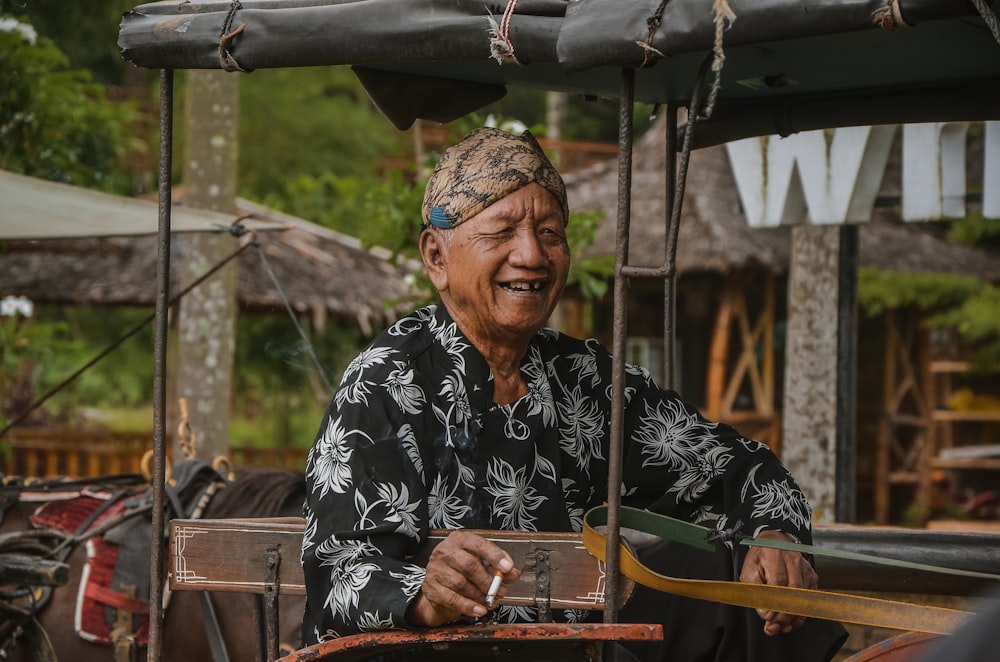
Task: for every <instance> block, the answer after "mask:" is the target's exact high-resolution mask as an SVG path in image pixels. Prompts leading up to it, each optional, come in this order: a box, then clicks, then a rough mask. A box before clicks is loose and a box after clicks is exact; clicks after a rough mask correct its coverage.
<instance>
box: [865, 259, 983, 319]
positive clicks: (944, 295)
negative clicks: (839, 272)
mask: <svg viewBox="0 0 1000 662" xmlns="http://www.w3.org/2000/svg"><path fill="white" fill-rule="evenodd" d="M984 286H985V284H984V283H983V282H982V281H981V280H979V279H978V278H973V277H972V276H955V275H950V274H927V273H914V274H904V273H897V272H893V271H881V270H879V269H877V268H875V267H862V268H860V269H858V304H859V305H860V307H861V310H862V311H863V312H864V314H865V315H867V316H868V317H877V316H878V315H881V314H882V313H884V312H886V311H887V310H892V309H895V308H905V307H907V306H919V307H920V308H923V309H926V310H935V309H941V308H944V307H948V306H955V305H958V304H960V303H962V302H963V301H965V300H966V299H968V298H969V297H970V296H973V295H975V294H977V293H978V292H980V291H981V290H982V288H983V287H984Z"/></svg>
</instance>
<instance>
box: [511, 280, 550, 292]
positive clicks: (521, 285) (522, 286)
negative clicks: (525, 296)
mask: <svg viewBox="0 0 1000 662" xmlns="http://www.w3.org/2000/svg"><path fill="white" fill-rule="evenodd" d="M506 287H507V288H508V289H511V290H523V291H525V292H531V291H535V290H540V289H542V284H541V283H527V282H524V281H512V282H510V283H507V285H506Z"/></svg>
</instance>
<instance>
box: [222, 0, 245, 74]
mask: <svg viewBox="0 0 1000 662" xmlns="http://www.w3.org/2000/svg"><path fill="white" fill-rule="evenodd" d="M241 9H243V3H241V2H240V0H233V1H232V2H231V3H230V5H229V11H228V12H226V20H225V21H223V23H222V32H221V33H220V34H219V66H220V67H222V68H223V69H225V70H226V71H229V72H232V71H241V72H243V73H246V69H244V68H243V67H241V66H240V63H239V62H237V61H236V58H234V57H233V54H232V53H231V52H230V50H229V49H230V48H231V47H232V45H233V44H234V43H235V40H236V37H238V36H239V35H241V34H243V30H244V28H246V26H247V24H246V23H240V26H239V27H238V28H236V29H235V30H233V29H232V27H233V20H234V19H235V18H236V12H238V11H240V10H241Z"/></svg>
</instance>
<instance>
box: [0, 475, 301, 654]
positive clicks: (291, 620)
mask: <svg viewBox="0 0 1000 662" xmlns="http://www.w3.org/2000/svg"><path fill="white" fill-rule="evenodd" d="M224 485H225V486H224V488H223V489H220V490H218V491H217V492H216V493H215V494H214V496H212V498H211V500H210V501H209V502H208V504H207V506H205V510H204V512H203V513H202V517H205V518H213V519H217V518H245V517H294V516H299V515H301V510H302V503H303V500H304V497H305V483H304V480H303V477H302V475H301V474H299V473H295V472H289V471H271V470H240V471H238V472H237V475H236V478H235V480H233V481H229V482H226V483H225V484H224ZM36 506H37V504H33V503H18V504H16V505H14V506H12V507H10V508H9V509H8V510H7V511H6V513H5V514H4V516H3V520H4V521H3V523H2V525H0V534H3V533H10V532H14V531H23V530H26V529H28V528H30V527H31V525H30V524H29V522H28V516H29V515H30V514H31V513H32V512H33V511H34V510H35V507H36ZM84 547H85V546H84V545H82V544H81V545H76V548H74V549H73V551H72V553H71V554H70V555H69V557H68V558H66V563H67V564H68V565H69V581H68V583H67V584H66V585H65V586H62V587H59V588H56V589H55V590H54V593H53V595H52V599H51V600H49V602H48V604H47V605H46V606H45V607H44V608H43V610H42V611H41V613H40V614H39V615H38V621H39V623H40V625H41V627H42V629H43V630H44V632H45V633H46V634H47V636H48V638H49V641H50V642H51V644H52V648H53V650H54V652H55V655H56V657H57V659H58V660H59V661H60V662H111V661H112V660H114V650H113V649H112V647H111V646H110V645H108V644H97V643H91V642H89V641H86V640H84V639H82V638H81V637H79V636H78V635H77V634H76V631H75V628H74V613H75V609H76V602H77V592H78V588H79V584H80V581H81V576H82V574H83V572H84V566H85V562H86V550H85V548H84ZM233 553H234V554H237V553H239V552H238V550H233ZM147 582H148V579H147ZM0 599H2V598H0ZM255 599H256V598H255V596H251V595H247V594H240V593H213V594H211V601H212V603H213V605H214V608H215V613H216V616H217V618H218V621H219V625H220V628H219V629H220V630H221V633H222V637H223V640H224V642H225V648H226V651H227V653H228V657H229V659H230V660H233V661H234V662H236V661H240V662H242V661H244V660H254V659H256V657H257V650H258V642H259V637H261V636H263V634H262V629H263V626H262V625H259V624H257V623H255V620H256V619H255V605H254V600H255ZM303 604H304V601H303V598H302V597H294V596H284V597H282V598H281V600H280V606H279V609H280V617H281V622H280V623H279V637H280V640H281V642H282V643H283V647H284V646H285V645H287V646H288V648H289V649H294V648H297V647H298V645H299V641H300V633H299V627H300V624H301V621H302V609H303ZM2 617H3V616H2V614H0V619H2ZM203 621H204V619H203V611H202V606H201V604H200V599H199V597H198V594H197V593H196V592H191V591H181V592H175V593H173V594H171V595H170V601H169V605H168V607H167V609H166V611H165V616H164V624H163V631H162V651H161V654H160V659H161V660H163V662H212V660H213V657H212V653H211V649H210V646H209V638H208V634H207V633H206V627H205V625H204V622H203ZM5 643H7V642H0V647H3V646H4V645H5ZM34 657H35V655H34V653H33V651H32V649H31V648H30V646H29V645H28V644H27V643H25V642H24V641H23V640H22V641H18V642H17V643H16V644H15V645H14V646H12V647H10V650H9V651H8V658H7V659H9V660H13V661H14V662H20V661H22V660H23V661H24V662H29V661H33V660H34ZM139 658H140V659H144V658H145V649H140V650H139Z"/></svg>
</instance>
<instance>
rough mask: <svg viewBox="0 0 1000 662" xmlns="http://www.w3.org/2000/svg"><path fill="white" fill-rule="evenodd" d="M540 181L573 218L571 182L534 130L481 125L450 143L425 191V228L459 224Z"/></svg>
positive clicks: (565, 219)
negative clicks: (568, 191) (517, 132)
mask: <svg viewBox="0 0 1000 662" xmlns="http://www.w3.org/2000/svg"><path fill="white" fill-rule="evenodd" d="M532 183H534V184H539V185H541V186H542V187H543V188H545V189H546V190H548V191H549V192H550V193H552V195H554V196H555V198H556V200H557V201H558V202H559V205H560V207H561V208H562V212H563V222H566V221H568V220H569V204H568V203H567V201H566V185H565V184H564V183H563V180H562V177H560V176H559V173H558V172H557V171H556V169H555V167H554V166H553V165H552V162H551V161H549V159H548V157H547V156H545V152H543V151H542V148H541V146H540V145H539V144H538V141H537V140H535V137H534V136H532V135H531V133H530V132H528V131H525V132H524V133H523V134H522V135H520V136H515V135H513V134H511V133H507V132H506V131H501V130H500V129H493V128H489V127H483V128H479V129H476V130H475V131H473V132H472V133H470V134H469V135H468V136H466V137H465V138H463V139H462V140H461V141H460V142H458V143H456V144H455V145H454V146H452V147H449V148H448V149H447V150H446V151H445V153H444V155H442V157H441V161H440V162H439V163H438V164H437V167H436V168H434V172H433V173H431V177H430V179H429V180H428V181H427V190H426V191H425V192H424V205H423V210H422V216H423V220H424V227H427V225H428V224H430V225H433V226H435V227H439V228H453V227H456V226H458V225H461V224H462V223H464V222H466V221H467V220H469V219H470V218H472V217H473V216H475V215H476V214H478V213H479V212H481V211H483V210H484V209H486V208H487V207H489V206H490V205H492V204H493V203H494V202H497V201H498V200H500V199H501V198H503V197H505V196H507V195H510V194H511V193H513V192H514V191H516V190H518V189H520V188H523V187H525V186H527V185H528V184H532Z"/></svg>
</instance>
